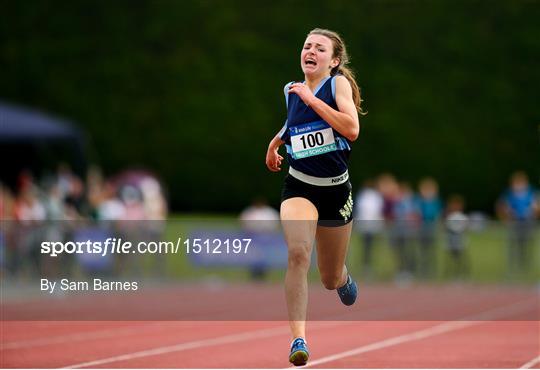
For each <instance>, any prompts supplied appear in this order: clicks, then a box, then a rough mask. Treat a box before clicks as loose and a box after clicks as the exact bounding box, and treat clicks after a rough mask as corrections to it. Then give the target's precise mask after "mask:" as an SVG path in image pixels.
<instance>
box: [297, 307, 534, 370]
mask: <svg viewBox="0 0 540 370" xmlns="http://www.w3.org/2000/svg"><path fill="white" fill-rule="evenodd" d="M531 302H532V301H531V300H527V301H522V302H518V303H515V304H512V305H508V306H503V307H499V308H495V309H493V310H488V311H485V312H482V313H480V314H477V315H471V316H468V317H464V318H462V319H460V320H458V321H450V322H445V323H442V324H438V325H435V326H432V327H430V328H427V329H422V330H418V331H415V332H412V333H409V334H403V335H398V336H396V337H392V338H388V339H385V340H382V341H379V342H374V343H371V344H368V345H365V346H361V347H358V348H355V349H352V350H349V351H344V352H340V353H336V354H334V355H330V356H326V357H322V358H320V359H317V360H314V361H310V362H309V363H308V364H307V365H305V366H301V367H304V368H307V367H310V366H317V365H321V364H326V363H328V362H332V361H336V360H341V359H343V358H346V357H351V356H356V355H359V354H362V353H366V352H371V351H376V350H379V349H382V348H388V347H392V346H396V345H399V344H403V343H407V342H412V341H416V340H420V339H425V338H429V337H432V336H435V335H438V334H444V333H448V332H451V331H455V330H459V329H462V328H466V327H470V326H474V325H478V324H481V323H484V322H486V321H487V320H494V319H497V318H500V317H504V316H511V315H512V314H517V313H521V312H523V311H526V310H530V308H531ZM534 303H535V304H536V300H535V301H534ZM480 320H481V321H480ZM290 368H295V367H292V366H291V367H288V368H287V369H290Z"/></svg>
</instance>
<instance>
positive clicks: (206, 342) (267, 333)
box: [64, 300, 536, 369]
mask: <svg viewBox="0 0 540 370" xmlns="http://www.w3.org/2000/svg"><path fill="white" fill-rule="evenodd" d="M530 302H531V301H530V300H529V301H526V302H525V301H522V302H519V303H516V304H513V305H510V306H503V307H500V308H496V309H493V310H489V311H485V312H483V313H482V314H479V315H475V316H470V317H465V318H463V319H461V320H489V319H493V318H498V317H500V316H504V315H511V314H512V313H513V312H514V311H519V312H521V311H522V310H523V308H524V307H526V306H527V308H530ZM535 302H536V301H535ZM460 322H461V321H456V322H447V323H446V325H451V324H459V323H460ZM340 323H344V322H330V323H325V322H321V323H318V324H319V325H318V327H326V326H335V325H339V324H340ZM462 324H464V325H465V326H468V325H470V324H469V323H468V322H463V323H462ZM441 325H445V324H441ZM441 325H439V326H441ZM433 328H436V327H433ZM433 328H431V329H433ZM314 329H315V328H314ZM447 330H448V329H447ZM452 330H455V328H454V329H452ZM439 331H440V329H439ZM288 333H289V327H288V326H280V327H277V328H270V329H262V330H255V331H248V332H243V333H239V334H232V335H226V336H222V337H218V338H213V339H202V340H198V341H192V342H186V343H180V344H176V345H172V346H165V347H157V348H153V349H149V350H143V351H138V352H132V353H127V354H124V355H118V356H113V357H108V358H104V359H101V360H95V361H88V362H83V363H78V364H73V365H70V366H66V367H64V369H78V368H83V367H96V366H101V365H104V364H110V363H113V362H119V361H127V360H132V359H136V358H143V357H148V356H156V355H162V354H167V353H173V352H181V351H186V350H190V349H196V348H202V347H210V346H216V345H221V344H229V343H235V342H242V341H246V340H252V339H257V338H267V337H272V336H277V335H282V334H288ZM413 334H414V333H413ZM413 334H410V335H413ZM431 335H434V334H431ZM389 340H392V338H391V339H389ZM389 340H386V341H383V342H387V341H389ZM378 343H380V342H378ZM373 345H377V343H374V344H372V345H369V346H373ZM392 345H395V344H392ZM386 346H388V344H387V345H386ZM381 348H382V347H381ZM357 350H358V349H357ZM371 350H374V349H371ZM323 359H324V358H323ZM323 359H320V360H318V361H321V360H323ZM313 364H314V363H313V362H312V363H310V365H313Z"/></svg>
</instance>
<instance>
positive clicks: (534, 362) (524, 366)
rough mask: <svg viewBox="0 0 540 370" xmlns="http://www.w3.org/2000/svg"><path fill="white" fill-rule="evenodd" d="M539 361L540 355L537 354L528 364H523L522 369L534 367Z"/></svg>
mask: <svg viewBox="0 0 540 370" xmlns="http://www.w3.org/2000/svg"><path fill="white" fill-rule="evenodd" d="M539 363H540V356H536V357H535V358H533V359H532V360H531V361H529V362H527V363H526V364H523V365H522V366H521V367H520V369H530V368H532V367H533V366H535V365H537V364H539Z"/></svg>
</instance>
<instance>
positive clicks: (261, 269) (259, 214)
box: [240, 197, 279, 280]
mask: <svg viewBox="0 0 540 370" xmlns="http://www.w3.org/2000/svg"><path fill="white" fill-rule="evenodd" d="M240 221H241V223H242V228H243V229H244V230H245V231H248V232H251V233H265V232H272V231H276V230H278V228H279V212H278V211H276V210H275V209H274V208H272V207H270V206H269V205H268V203H267V202H266V200H265V199H263V198H260V197H259V198H255V199H254V200H253V202H252V203H251V205H250V206H249V207H247V208H246V209H244V210H243V211H242V213H240ZM250 274H251V278H252V279H253V280H264V279H265V277H266V274H267V267H266V266H265V265H262V264H256V265H253V266H251V268H250Z"/></svg>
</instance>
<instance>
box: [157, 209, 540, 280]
mask: <svg viewBox="0 0 540 370" xmlns="http://www.w3.org/2000/svg"><path fill="white" fill-rule="evenodd" d="M194 225H195V226H194ZM192 227H209V228H231V229H235V228H238V227H239V225H238V224H237V222H236V219H235V217H234V216H228V215H175V216H174V217H173V218H172V219H171V221H169V222H168V223H167V227H166V230H165V238H164V239H165V240H174V239H176V238H177V237H178V236H181V235H183V236H187V235H189V232H190V228H192ZM445 242H446V239H445V234H444V230H443V228H442V226H441V227H439V231H438V236H437V242H436V247H435V267H434V268H433V275H432V276H431V277H430V278H429V280H431V281H435V282H437V281H440V282H444V281H450V280H454V279H459V280H465V281H471V282H475V283H498V282H508V283H536V282H538V281H540V232H539V228H538V225H537V226H536V229H535V232H534V237H533V240H532V241H531V245H530V248H529V253H530V254H529V258H528V262H529V267H528V270H520V271H515V272H513V273H510V272H509V269H508V258H507V255H508V250H507V249H508V232H507V230H506V228H505V226H504V225H503V224H501V223H497V222H492V223H489V224H488V225H487V226H486V227H485V228H484V229H483V230H481V231H469V232H466V246H467V247H466V252H465V253H466V258H467V260H468V264H469V269H468V273H467V274H466V275H464V276H461V277H459V278H458V277H456V276H451V275H449V273H448V264H449V263H450V262H449V261H450V259H449V256H448V250H447V249H446V247H445ZM417 253H418V251H417ZM166 258H167V264H166V275H167V276H168V277H171V278H180V279H186V280H199V279H226V280H229V279H232V280H247V279H249V271H248V269H247V268H242V267H227V268H207V267H200V266H194V265H193V264H192V263H191V261H190V260H189V259H188V257H187V255H186V254H185V253H178V254H175V255H167V256H166ZM348 267H349V270H350V271H351V272H352V274H354V275H355V276H359V277H364V278H366V279H369V280H374V281H392V280H393V279H394V278H395V276H396V269H397V260H396V256H395V254H394V251H393V249H392V247H391V246H390V245H389V243H388V236H387V235H386V234H385V233H382V234H380V235H378V236H377V238H376V241H375V245H374V249H373V263H372V266H371V272H370V274H369V276H367V275H366V271H363V270H364V269H363V267H362V246H361V240H360V236H359V234H357V233H355V232H353V236H352V240H351V244H350V249H349V257H348ZM283 275H284V270H283V269H274V270H271V271H268V274H267V276H266V279H267V280H270V281H281V280H282V279H283ZM310 279H313V280H317V279H318V272H317V269H316V268H313V265H312V269H311V272H310Z"/></svg>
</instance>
